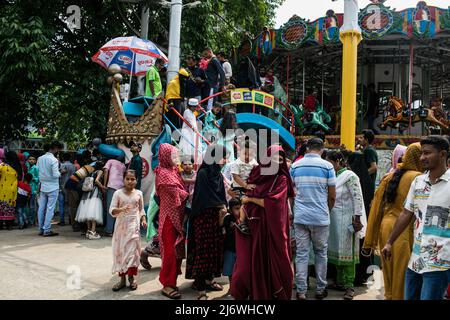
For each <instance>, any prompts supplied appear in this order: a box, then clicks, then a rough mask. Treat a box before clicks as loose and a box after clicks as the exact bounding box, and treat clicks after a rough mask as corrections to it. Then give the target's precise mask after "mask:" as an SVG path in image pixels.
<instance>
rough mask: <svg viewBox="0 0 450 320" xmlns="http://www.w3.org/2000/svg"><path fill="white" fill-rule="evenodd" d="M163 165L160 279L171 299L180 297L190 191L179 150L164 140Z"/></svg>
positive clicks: (159, 174)
mask: <svg viewBox="0 0 450 320" xmlns="http://www.w3.org/2000/svg"><path fill="white" fill-rule="evenodd" d="M158 158H159V165H158V167H156V169H155V176H156V177H155V187H156V193H157V194H158V196H159V198H160V205H159V228H158V229H159V230H158V234H159V235H160V242H159V244H160V248H161V260H162V263H161V271H160V272H159V281H160V282H161V284H162V285H163V289H162V291H161V294H162V295H164V296H166V297H167V298H169V299H180V298H181V295H180V293H179V292H178V289H177V277H178V275H179V274H181V262H182V261H183V258H184V256H185V254H184V233H183V218H184V209H185V206H186V200H187V198H188V196H189V193H188V192H187V191H186V189H185V187H184V184H183V180H182V178H181V175H180V173H179V171H178V164H179V163H180V160H179V159H178V150H177V148H175V147H174V146H172V145H170V144H168V143H164V144H162V145H161V146H160V147H159V153H158Z"/></svg>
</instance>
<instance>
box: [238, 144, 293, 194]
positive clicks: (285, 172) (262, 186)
mask: <svg viewBox="0 0 450 320" xmlns="http://www.w3.org/2000/svg"><path fill="white" fill-rule="evenodd" d="M275 154H280V155H281V156H283V162H282V163H280V164H279V166H278V172H277V173H276V174H273V175H266V174H262V171H261V170H262V169H263V168H268V167H270V166H271V163H268V164H262V163H260V164H259V165H258V166H257V167H255V168H253V170H252V172H251V173H250V176H249V178H248V180H247V183H249V184H255V185H256V188H255V190H254V192H252V191H251V192H249V195H250V196H265V195H267V193H269V192H270V189H271V188H272V185H273V184H274V183H275V179H277V177H278V176H285V177H286V180H287V187H288V197H289V198H291V197H294V195H295V193H294V187H293V185H292V179H291V175H290V174H289V169H288V166H287V163H286V154H285V152H284V150H283V147H281V146H279V145H272V146H270V147H269V148H268V149H267V157H268V158H271V157H272V156H273V155H275Z"/></svg>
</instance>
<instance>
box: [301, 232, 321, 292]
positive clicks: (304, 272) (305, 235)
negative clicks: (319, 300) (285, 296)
mask: <svg viewBox="0 0 450 320" xmlns="http://www.w3.org/2000/svg"><path fill="white" fill-rule="evenodd" d="M328 234H329V226H307V225H303V224H295V242H296V244H297V253H296V257H295V265H296V268H297V272H296V274H295V280H296V284H297V291H298V292H299V293H301V294H304V293H306V291H307V290H308V260H309V249H310V247H311V241H312V244H313V249H314V255H315V260H314V265H315V269H316V279H317V286H316V291H317V292H321V291H323V290H325V289H326V287H327V262H328V256H327V255H328Z"/></svg>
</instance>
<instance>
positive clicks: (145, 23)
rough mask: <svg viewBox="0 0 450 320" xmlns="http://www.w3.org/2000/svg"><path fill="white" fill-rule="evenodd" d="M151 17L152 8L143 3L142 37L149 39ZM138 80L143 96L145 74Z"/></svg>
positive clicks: (140, 93)
mask: <svg viewBox="0 0 450 320" xmlns="http://www.w3.org/2000/svg"><path fill="white" fill-rule="evenodd" d="M149 19H150V10H149V8H148V7H147V6H146V5H145V4H143V5H142V9H141V39H144V40H147V39H148V21H149ZM137 80H138V92H139V95H141V96H143V95H144V94H145V83H144V76H139V77H137Z"/></svg>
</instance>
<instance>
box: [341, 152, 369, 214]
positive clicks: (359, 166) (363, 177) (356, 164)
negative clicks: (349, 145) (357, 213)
mask: <svg viewBox="0 0 450 320" xmlns="http://www.w3.org/2000/svg"><path fill="white" fill-rule="evenodd" d="M347 162H348V165H349V166H350V169H351V170H352V171H353V172H354V173H356V175H357V176H358V178H359V182H360V183H361V189H362V192H363V198H364V207H365V209H366V212H369V210H370V203H371V202H372V199H373V196H374V194H375V186H374V185H373V183H372V180H371V178H370V175H369V170H368V169H367V165H366V160H365V159H364V154H362V153H361V152H352V153H351V154H350V155H349V157H348V160H347Z"/></svg>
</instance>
